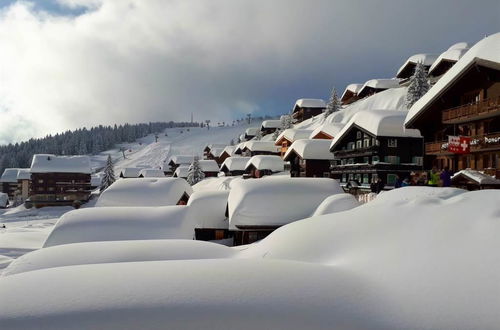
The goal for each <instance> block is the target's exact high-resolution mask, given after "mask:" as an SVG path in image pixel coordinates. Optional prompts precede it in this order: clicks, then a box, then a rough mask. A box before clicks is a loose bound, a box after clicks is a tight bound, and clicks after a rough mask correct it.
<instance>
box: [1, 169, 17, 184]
mask: <svg viewBox="0 0 500 330" xmlns="http://www.w3.org/2000/svg"><path fill="white" fill-rule="evenodd" d="M18 171H19V169H18V168H6V169H5V170H4V171H3V174H2V176H1V177H0V182H5V183H15V182H17V173H18Z"/></svg>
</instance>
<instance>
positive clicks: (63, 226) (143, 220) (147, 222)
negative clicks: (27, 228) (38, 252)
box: [43, 179, 194, 248]
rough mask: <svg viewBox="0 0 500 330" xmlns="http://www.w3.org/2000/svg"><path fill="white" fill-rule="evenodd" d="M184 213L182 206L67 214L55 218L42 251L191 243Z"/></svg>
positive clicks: (191, 229) (191, 233)
mask: <svg viewBox="0 0 500 330" xmlns="http://www.w3.org/2000/svg"><path fill="white" fill-rule="evenodd" d="M131 180H133V179H131ZM127 181H128V180H122V182H127ZM117 182H118V181H117ZM108 189H109V188H108ZM106 191H107V190H106ZM106 191H105V192H106ZM187 212H188V210H187V207H186V206H161V207H141V206H133V205H131V206H122V207H90V208H84V209H81V210H78V211H70V212H67V213H65V214H63V215H62V216H61V217H60V218H59V220H58V221H57V223H56V225H55V226H54V228H53V229H52V231H51V233H50V234H49V236H48V237H47V239H46V241H45V243H44V246H43V247H44V248H46V247H50V246H55V245H61V244H71V243H80V242H96V241H122V240H144V239H173V238H177V239H192V238H193V236H194V221H189V219H187V217H186V215H187Z"/></svg>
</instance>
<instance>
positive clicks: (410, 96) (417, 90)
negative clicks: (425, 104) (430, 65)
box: [405, 62, 429, 109]
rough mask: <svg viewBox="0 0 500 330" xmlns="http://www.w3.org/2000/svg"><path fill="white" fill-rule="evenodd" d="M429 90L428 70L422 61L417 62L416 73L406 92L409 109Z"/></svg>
mask: <svg viewBox="0 0 500 330" xmlns="http://www.w3.org/2000/svg"><path fill="white" fill-rule="evenodd" d="M428 90H429V82H428V81H427V72H426V70H425V67H424V65H423V64H422V63H420V62H419V63H417V65H416V66H415V73H414V74H413V76H411V78H410V85H409V86H408V92H407V93H406V102H405V103H406V107H407V108H408V109H409V108H411V106H412V105H413V104H414V103H415V102H417V101H418V100H419V99H420V98H421V97H422V96H424V94H425V93H427V91H428Z"/></svg>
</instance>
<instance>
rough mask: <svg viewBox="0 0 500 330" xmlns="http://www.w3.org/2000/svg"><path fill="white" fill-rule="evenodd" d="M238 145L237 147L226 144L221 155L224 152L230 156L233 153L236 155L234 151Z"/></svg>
mask: <svg viewBox="0 0 500 330" xmlns="http://www.w3.org/2000/svg"><path fill="white" fill-rule="evenodd" d="M236 147H237V146H226V147H225V148H224V150H222V153H221V155H222V154H223V153H227V154H228V155H229V157H231V156H232V155H234V152H235V151H236Z"/></svg>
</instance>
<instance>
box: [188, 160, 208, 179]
mask: <svg viewBox="0 0 500 330" xmlns="http://www.w3.org/2000/svg"><path fill="white" fill-rule="evenodd" d="M204 178H205V173H203V171H202V170H201V167H200V162H199V158H198V157H194V160H193V162H192V163H191V165H190V166H189V170H188V175H187V178H186V180H187V182H188V183H189V184H190V185H194V184H196V183H198V182H200V181H201V180H203V179H204Z"/></svg>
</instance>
